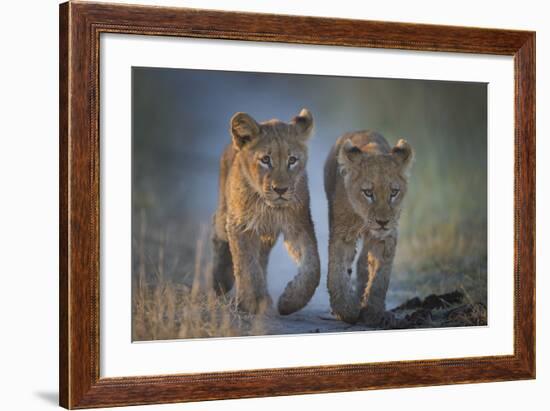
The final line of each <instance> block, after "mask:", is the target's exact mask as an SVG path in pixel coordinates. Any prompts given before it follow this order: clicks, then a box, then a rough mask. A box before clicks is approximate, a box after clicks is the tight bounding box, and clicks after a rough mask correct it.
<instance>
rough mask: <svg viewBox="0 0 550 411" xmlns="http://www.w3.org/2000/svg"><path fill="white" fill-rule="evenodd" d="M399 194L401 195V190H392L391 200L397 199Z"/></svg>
mask: <svg viewBox="0 0 550 411" xmlns="http://www.w3.org/2000/svg"><path fill="white" fill-rule="evenodd" d="M398 194H399V189H398V188H392V189H391V192H390V197H391V198H395V197H397V195H398Z"/></svg>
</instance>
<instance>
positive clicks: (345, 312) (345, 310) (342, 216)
mask: <svg viewBox="0 0 550 411" xmlns="http://www.w3.org/2000/svg"><path fill="white" fill-rule="evenodd" d="M413 157H414V154H413V150H412V148H411V146H410V145H409V144H408V143H407V142H406V141H405V140H399V141H398V143H397V144H396V145H395V146H394V147H393V148H392V147H390V145H389V144H388V142H387V141H386V139H385V138H384V137H383V136H382V135H380V134H378V133H376V132H373V131H357V132H353V133H348V134H345V135H343V136H342V137H340V138H339V139H338V140H337V141H336V144H335V145H334V147H333V148H332V150H331V152H330V154H329V156H328V158H327V160H326V163H325V191H326V195H327V199H328V204H329V228H330V238H329V268H328V278H327V285H328V290H329V296H330V305H331V307H332V311H333V312H334V314H335V315H336V316H337V317H338V318H340V319H341V320H343V321H345V322H348V323H352V324H353V323H355V322H357V321H358V320H359V319H361V320H362V321H364V322H365V323H367V324H369V325H372V326H392V325H394V321H393V316H392V315H391V314H390V313H389V312H386V308H385V299H386V292H387V290H388V285H389V281H390V273H391V269H392V264H393V259H394V256H395V248H396V244H397V236H398V223H399V216H400V214H401V205H402V201H403V198H404V197H405V195H406V193H407V180H408V173H409V169H410V166H411V163H412V160H413ZM359 239H362V240H363V241H362V243H363V244H362V249H361V253H360V255H359V258H358V260H357V267H356V278H357V280H356V284H355V287H354V286H353V285H352V280H351V275H350V274H351V272H352V264H353V261H354V258H355V253H356V243H357V242H358V240H359Z"/></svg>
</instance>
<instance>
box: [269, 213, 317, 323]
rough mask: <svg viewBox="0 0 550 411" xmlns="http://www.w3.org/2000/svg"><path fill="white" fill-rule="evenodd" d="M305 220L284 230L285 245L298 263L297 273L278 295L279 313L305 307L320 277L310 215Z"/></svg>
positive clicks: (288, 312)
mask: <svg viewBox="0 0 550 411" xmlns="http://www.w3.org/2000/svg"><path fill="white" fill-rule="evenodd" d="M306 221H307V222H306V224H305V226H301V227H292V228H291V229H288V228H287V229H286V230H284V236H285V247H286V249H287V251H288V253H289V254H290V256H291V257H292V259H293V260H294V261H295V262H296V264H297V265H298V274H297V275H296V277H294V279H293V280H292V281H291V282H289V283H288V284H287V286H286V287H285V290H284V291H283V294H282V295H281V297H279V302H278V304H277V305H278V310H279V313H280V314H281V315H288V314H292V313H293V312H296V311H298V310H300V309H302V308H303V307H305V305H306V304H307V303H308V302H309V300H311V297H313V294H314V293H315V289H316V288H317V286H318V285H319V281H320V279H321V264H320V262H319V252H318V251H317V240H316V238H315V231H314V229H313V223H312V222H311V217H309V216H308V218H307V220H306Z"/></svg>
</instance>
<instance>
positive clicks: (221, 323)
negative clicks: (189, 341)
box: [132, 215, 265, 341]
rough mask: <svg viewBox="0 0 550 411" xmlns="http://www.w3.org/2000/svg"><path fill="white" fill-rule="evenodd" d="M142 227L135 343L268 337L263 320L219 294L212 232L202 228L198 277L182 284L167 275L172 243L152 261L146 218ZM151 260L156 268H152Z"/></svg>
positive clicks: (197, 250) (138, 249)
mask: <svg viewBox="0 0 550 411" xmlns="http://www.w3.org/2000/svg"><path fill="white" fill-rule="evenodd" d="M140 226H141V227H140V230H139V231H140V239H139V241H138V246H137V247H136V249H135V250H134V251H135V252H136V253H137V256H135V257H136V258H137V260H138V263H137V279H135V281H134V283H133V290H132V340H133V341H151V340H167V339H178V338H207V337H235V336H246V335H262V334H265V330H264V321H263V318H262V317H261V316H255V315H249V314H245V313H242V312H240V311H239V310H238V309H237V306H236V303H235V299H234V297H232V296H230V295H226V296H218V295H216V293H215V292H214V291H213V288H212V286H211V285H212V267H211V264H210V263H209V262H207V261H210V259H209V246H208V244H209V241H208V239H209V233H208V230H207V229H205V228H204V227H203V228H201V230H200V235H199V236H198V239H197V241H196V246H195V261H194V268H193V272H192V273H185V274H184V275H183V278H184V279H187V281H186V282H181V283H176V282H175V281H174V280H173V279H172V278H173V277H174V275H173V273H166V265H167V264H166V261H165V254H166V253H165V251H166V247H167V246H168V244H170V242H168V241H163V242H161V243H160V244H159V245H158V249H157V250H156V251H157V252H156V255H154V256H151V255H149V253H150V250H147V248H146V247H145V243H146V240H145V238H146V236H145V234H146V224H145V218H144V216H143V215H142V217H141V222H140ZM148 260H149V261H152V262H154V264H147V263H146V262H147V261H148ZM172 266H173V265H172Z"/></svg>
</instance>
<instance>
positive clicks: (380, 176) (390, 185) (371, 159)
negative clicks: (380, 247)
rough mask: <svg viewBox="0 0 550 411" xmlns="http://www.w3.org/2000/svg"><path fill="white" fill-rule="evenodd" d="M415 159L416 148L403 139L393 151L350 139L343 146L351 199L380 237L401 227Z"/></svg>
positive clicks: (342, 162)
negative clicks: (361, 146)
mask: <svg viewBox="0 0 550 411" xmlns="http://www.w3.org/2000/svg"><path fill="white" fill-rule="evenodd" d="M412 159H413V151H412V148H411V147H410V146H409V144H408V143H407V142H406V141H405V140H399V142H398V143H397V145H396V146H395V147H393V148H392V149H391V151H390V152H389V153H371V152H368V150H367V151H362V150H361V149H359V148H358V147H355V146H354V145H353V143H352V142H351V141H349V140H348V141H346V142H344V144H343V145H342V148H341V150H340V154H339V157H338V161H339V163H340V167H341V170H342V173H343V174H344V185H345V188H346V192H347V195H348V199H349V201H350V203H351V205H352V207H353V209H354V210H355V212H356V213H357V214H358V215H359V216H361V217H362V218H363V220H364V222H365V228H367V229H368V230H369V231H371V233H372V234H374V235H376V236H378V237H385V236H387V235H388V234H390V233H392V232H394V231H395V229H396V228H397V225H398V222H399V216H400V214H401V205H402V202H403V199H404V198H405V194H406V193H407V181H408V171H409V168H410V165H411V163H412Z"/></svg>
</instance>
